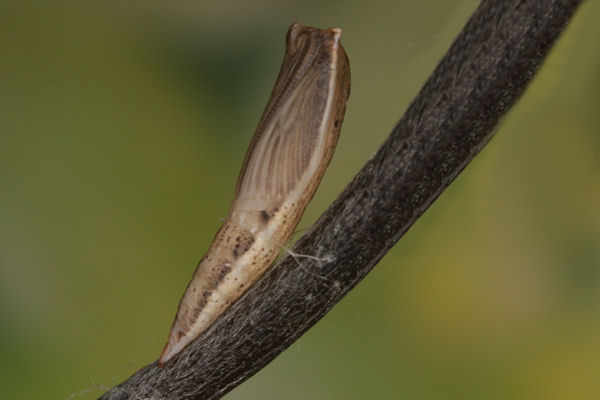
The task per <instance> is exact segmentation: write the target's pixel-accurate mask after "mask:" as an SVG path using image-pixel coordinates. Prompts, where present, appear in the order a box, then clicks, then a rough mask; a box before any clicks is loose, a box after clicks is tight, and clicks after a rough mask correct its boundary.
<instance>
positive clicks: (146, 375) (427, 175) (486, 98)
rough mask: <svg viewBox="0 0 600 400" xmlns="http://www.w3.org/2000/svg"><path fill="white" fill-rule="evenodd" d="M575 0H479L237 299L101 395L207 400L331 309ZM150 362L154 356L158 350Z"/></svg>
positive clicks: (508, 100)
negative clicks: (184, 344)
mask: <svg viewBox="0 0 600 400" xmlns="http://www.w3.org/2000/svg"><path fill="white" fill-rule="evenodd" d="M580 2H581V1H578V0H504V1H498V0H486V1H483V2H482V3H481V4H480V6H479V7H478V8H477V10H476V11H475V13H474V14H473V16H472V17H471V18H470V19H469V21H468V22H467V24H466V26H465V28H464V29H463V31H462V32H461V33H460V35H459V36H458V38H457V39H456V41H455V42H454V43H453V44H452V46H451V47H450V49H449V50H448V52H447V54H446V55H445V56H444V57H443V59H442V60H441V62H440V63H439V65H438V66H437V67H436V69H435V71H434V72H433V74H432V75H431V77H430V78H429V79H428V80H427V82H426V83H425V85H424V86H423V88H422V89H421V91H420V92H419V94H418V95H417V97H416V98H415V100H414V101H413V102H412V103H411V105H410V106H409V107H408V109H407V110H406V112H405V114H404V116H403V117H402V119H401V120H400V121H399V122H398V124H397V125H396V126H395V127H394V129H393V131H392V133H391V135H390V136H389V137H388V138H387V140H386V141H385V142H384V143H383V145H382V146H381V148H380V149H379V150H378V151H377V153H376V154H375V155H374V156H373V157H372V158H371V159H370V160H369V161H368V162H367V164H366V165H365V166H364V167H363V169H362V170H361V171H360V173H359V174H358V175H357V176H356V177H355V178H354V179H353V181H352V182H351V183H350V184H349V185H348V187H346V189H345V190H344V191H343V193H342V194H341V195H340V196H339V197H338V199H337V200H336V201H335V202H334V203H333V204H332V205H331V207H329V209H328V210H327V211H326V212H325V213H324V214H323V215H322V216H321V218H320V219H319V220H318V221H317V222H316V223H315V224H314V226H313V227H312V228H311V230H310V231H309V232H308V233H307V234H306V235H305V236H304V237H302V238H301V239H300V240H299V241H298V242H297V243H296V245H295V246H294V249H293V250H294V251H295V252H296V253H299V254H311V255H316V256H317V257H320V259H318V260H314V259H310V258H298V259H294V258H292V257H290V256H286V257H283V258H282V259H281V260H280V261H279V262H278V263H277V264H276V265H275V266H274V267H273V268H272V269H271V270H270V271H268V272H267V273H266V274H265V276H264V277H263V278H262V279H261V280H260V281H259V282H258V283H257V284H256V285H255V286H254V287H252V288H251V289H250V290H249V291H248V292H247V293H246V295H245V296H244V297H243V298H241V299H240V300H239V301H238V302H237V303H236V304H234V305H233V306H232V307H231V308H230V309H229V310H228V311H227V312H226V313H225V314H224V315H223V316H222V317H221V318H220V319H219V320H217V321H216V323H215V324H214V325H213V326H212V327H211V328H210V329H209V330H208V331H206V332H205V333H204V334H202V335H201V336H200V337H199V338H198V340H196V341H195V342H194V343H192V344H191V345H190V346H189V347H188V348H186V349H185V350H184V351H183V352H182V353H181V354H180V356H178V357H177V358H176V359H175V360H173V362H170V363H168V364H167V365H166V366H165V367H163V368H158V366H157V365H156V362H155V363H153V364H150V365H148V366H146V367H144V368H142V369H141V370H140V371H138V372H137V373H136V374H134V375H133V376H132V377H130V378H129V379H128V380H126V381H125V382H123V383H121V384H120V385H118V386H116V387H115V388H113V389H111V390H110V391H108V392H107V393H105V394H104V396H102V399H112V400H114V399H146V398H152V399H215V398H219V397H221V396H223V395H224V394H225V393H227V392H228V391H229V390H231V389H233V388H234V387H235V386H237V385H239V384H240V383H241V382H243V381H244V380H246V379H247V378H248V377H250V376H252V375H253V374H254V373H256V372H257V371H258V370H260V369H261V368H262V367H264V366H265V365H267V364H268V363H269V362H270V361H271V360H273V359H274V358H275V357H277V355H279V354H280V353H281V352H282V351H284V350H285V349H286V348H287V347H288V346H290V345H291V344H292V343H293V342H294V341H295V340H296V339H298V337H300V336H301V335H302V334H303V333H304V332H305V331H306V330H308V329H309V328H310V327H311V326H312V325H314V324H315V323H316V322H317V321H318V320H319V319H320V318H322V317H323V316H324V315H325V314H326V313H327V312H328V311H329V310H330V309H331V308H332V307H334V306H335V305H336V304H337V303H338V302H339V301H340V300H341V299H342V298H343V297H344V296H345V295H346V294H347V293H348V292H349V291H350V290H351V289H352V288H353V287H354V286H355V285H356V284H357V283H358V282H360V281H361V279H362V278H364V276H365V275H366V274H367V273H368V272H369V271H370V270H371V269H372V268H373V266H375V264H377V262H378V261H379V260H380V259H381V257H383V256H384V255H385V253H386V252H387V251H388V250H389V249H390V248H391V247H392V246H393V245H394V244H395V243H396V242H397V241H398V239H399V238H400V237H401V236H402V235H403V234H404V233H405V232H406V230H407V229H408V228H409V227H410V226H411V225H412V224H413V223H414V222H415V221H416V220H417V218H419V216H421V214H423V212H424V211H425V210H426V209H427V207H429V206H430V205H431V203H432V202H433V201H434V200H435V199H436V198H437V197H438V196H439V195H440V193H441V192H442V191H443V190H444V189H445V188H446V187H447V186H448V185H449V184H450V183H451V182H452V180H453V179H454V178H455V177H456V176H457V175H458V174H459V173H460V172H461V171H462V169H463V168H464V167H465V166H466V165H467V163H469V161H471V160H472V159H473V157H474V156H475V155H476V154H477V153H478V152H479V151H480V150H481V148H482V147H483V146H484V145H485V144H486V143H487V142H488V141H489V139H490V137H491V136H492V133H493V131H494V128H495V127H496V125H497V124H498V121H499V119H500V118H501V117H502V116H503V115H504V114H505V113H506V112H507V111H508V109H509V108H510V107H511V106H512V105H513V104H514V103H515V102H516V100H517V99H518V98H519V96H520V95H521V94H522V93H523V91H524V90H525V87H526V86H527V84H528V83H529V82H530V80H531V78H532V77H533V76H534V74H535V72H536V71H537V69H538V67H539V66H540V64H541V63H542V61H543V60H544V58H545V57H546V55H547V54H548V52H549V50H550V48H551V47H552V45H553V44H554V42H555V41H556V39H557V38H558V37H559V35H560V33H561V32H562V30H563V29H564V27H565V26H566V24H567V23H568V21H569V19H570V18H571V16H572V15H573V13H574V12H575V10H576V9H577V6H578V5H579V4H580ZM157 354H158V353H157Z"/></svg>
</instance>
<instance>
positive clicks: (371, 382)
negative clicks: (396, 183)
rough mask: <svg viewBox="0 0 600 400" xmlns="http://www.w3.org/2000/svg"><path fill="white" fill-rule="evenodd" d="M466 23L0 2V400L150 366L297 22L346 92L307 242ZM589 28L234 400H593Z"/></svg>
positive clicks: (570, 38)
mask: <svg viewBox="0 0 600 400" xmlns="http://www.w3.org/2000/svg"><path fill="white" fill-rule="evenodd" d="M476 5H477V1H474V0H469V1H450V2H448V1H441V0H437V1H436V0H427V1H418V2H416V1H410V2H408V1H407V2H394V1H378V0H372V1H368V2H364V1H345V2H342V1H338V2H336V1H322V0H321V1H299V0H298V1H287V2H286V1H279V0H261V1H255V2H247V1H241V0H238V1H201V2H195V1H173V2H166V1H165V2H159V1H141V0H134V1H116V0H112V1H103V2H89V1H74V0H71V1H67V0H61V1H52V2H43V1H2V3H1V5H0V49H1V54H0V71H1V75H0V76H1V77H0V92H1V96H0V102H1V107H0V134H1V141H0V324H1V330H0V343H1V345H0V346H1V347H0V348H1V349H2V352H1V354H2V366H1V367H0V398H2V399H41V398H44V399H67V398H69V396H71V395H73V394H78V396H77V397H75V396H74V397H72V398H77V399H80V398H81V399H93V398H97V397H98V396H99V395H100V394H101V393H102V389H101V388H102V387H110V386H113V385H114V384H116V383H118V382H120V381H122V380H123V379H125V378H127V377H128V376H129V375H131V374H132V373H133V372H135V371H136V370H137V369H139V368H140V367H141V366H143V365H145V364H147V363H149V362H152V361H154V360H155V359H156V358H157V357H158V355H159V353H160V350H161V348H162V346H163V344H164V342H165V340H166V337H167V333H168V331H169V328H170V325H171V322H172V319H173V317H174V314H175V311H176V307H177V304H178V301H179V298H180V296H181V294H182V293H183V290H184V288H185V286H186V285H187V282H188V280H189V278H190V276H191V273H192V271H193V269H194V267H195V265H196V262H197V261H198V260H199V259H200V258H201V256H202V255H203V254H204V252H205V251H206V249H207V247H208V245H209V243H210V241H211V239H212V237H213V235H214V233H215V232H216V230H217V228H218V227H219V225H220V224H221V220H220V219H221V218H223V217H225V216H226V214H227V210H228V207H229V204H230V201H231V199H232V196H233V189H234V184H235V181H236V178H237V173H238V171H239V168H240V165H241V161H242V158H243V155H244V152H245V149H246V146H247V145H248V143H249V141H250V138H251V135H252V133H253V131H254V128H255V126H256V123H257V121H258V118H259V116H260V113H261V111H262V109H263V107H264V105H265V103H266V100H267V98H268V95H269V93H270V91H271V87H272V84H273V82H274V80H275V77H276V74H277V72H278V69H279V66H280V62H281V59H282V56H283V50H284V37H285V33H286V30H287V27H288V25H289V24H290V23H292V22H293V21H296V20H300V21H302V22H304V23H306V24H309V25H315V26H319V27H328V26H340V27H342V29H343V31H344V33H343V38H342V39H343V43H344V46H345V47H346V50H347V52H348V55H349V57H350V61H351V67H352V78H353V80H352V95H351V98H350V103H349V105H348V112H347V114H346V121H345V123H344V127H343V129H342V135H341V137H340V141H339V145H338V148H337V151H336V153H335V155H334V158H333V161H332V163H331V166H330V168H329V170H328V172H327V174H326V176H325V178H324V181H323V183H322V185H321V188H320V189H319V191H318V193H317V195H316V197H315V199H314V201H313V202H312V203H311V205H310V207H309V209H308V210H307V212H306V215H305V217H304V219H303V220H302V222H301V223H300V228H306V227H308V226H310V224H311V223H312V222H313V221H314V220H315V219H316V218H317V217H318V216H319V215H320V213H321V212H322V211H323V210H324V209H325V208H326V207H327V205H328V204H329V203H330V202H331V201H332V200H333V199H334V198H335V197H336V196H337V195H338V193H339V192H340V191H341V190H342V189H343V187H344V186H345V185H346V184H347V183H348V182H349V181H350V179H351V178H352V176H353V175H354V174H355V173H356V172H357V171H358V170H359V168H360V167H361V165H362V164H363V163H364V162H365V161H366V160H367V159H368V158H369V156H370V155H371V154H372V153H373V152H374V151H375V150H376V149H377V147H378V146H379V144H380V143H381V142H382V140H383V139H384V138H385V137H386V136H387V134H388V132H389V131H390V129H391V128H392V126H393V125H394V123H395V122H396V120H397V119H398V118H399V116H400V115H401V114H402V112H403V110H404V109H405V108H406V107H407V105H408V104H409V102H410V101H411V99H412V98H413V97H414V96H415V94H416V93H417V92H418V90H419V88H420V86H421V85H422V84H423V82H424V80H425V79H426V77H427V76H428V75H429V73H430V72H431V71H432V69H433V68H434V66H435V65H436V63H437V61H438V60H439V59H440V57H441V56H442V55H443V54H444V52H445V50H446V49H447V48H448V46H449V44H450V43H451V41H452V39H453V38H454V37H455V36H456V34H457V33H458V32H459V31H460V29H461V27H462V26H463V24H464V23H465V21H466V20H467V18H468V16H469V15H470V14H471V12H472V11H473V10H474V8H475V7H476ZM599 19H600V3H599V2H597V1H588V2H587V3H586V4H584V5H583V6H582V7H581V9H580V10H579V12H578V13H577V15H576V16H575V18H574V20H573V21H572V23H571V25H570V26H569V28H568V29H567V31H566V32H565V34H564V36H563V37H562V38H561V39H560V41H559V43H558V45H557V46H556V47H555V49H554V50H553V52H552V53H551V55H550V57H549V58H548V60H547V62H546V63H545V64H544V66H543V68H542V69H541V72H540V74H539V75H538V76H537V77H536V78H535V80H534V81H533V83H532V85H531V86H530V88H529V89H528V91H527V93H526V94H525V95H524V97H523V98H522V99H521V101H520V102H519V103H518V104H517V106H516V107H514V109H513V110H512V111H511V112H510V114H509V115H508V116H507V117H506V118H505V119H504V120H503V122H502V124H501V126H500V128H499V130H498V131H497V134H496V137H495V138H494V139H493V140H492V142H491V143H490V144H489V145H488V146H487V147H486V148H485V149H484V150H483V151H482V153H481V154H480V155H479V156H478V157H477V158H476V160H475V161H474V162H472V163H471V164H470V165H469V167H468V168H467V169H466V170H465V171H464V173H463V174H462V175H461V176H460V177H459V178H458V179H457V180H456V181H455V182H454V183H453V184H452V185H451V187H450V188H449V189H448V190H447V191H446V192H444V194H443V195H442V196H441V197H440V198H439V199H438V200H437V201H436V202H435V204H434V205H433V206H432V207H431V208H430V209H429V210H428V211H427V212H426V213H425V215H424V216H423V218H421V219H420V220H419V221H418V222H417V223H416V224H415V226H413V228H411V229H410V231H409V232H408V233H407V234H406V235H405V237H404V238H402V240H401V241H400V242H399V243H398V245H397V246H396V247H395V248H394V249H393V250H392V251H391V252H390V253H389V254H388V255H387V256H386V257H385V258H384V259H383V260H382V261H381V262H380V263H379V265H378V266H377V267H376V268H375V269H374V270H373V272H372V273H371V274H370V275H369V276H368V277H367V278H366V279H365V280H364V281H363V282H362V283H361V284H360V285H359V286H358V287H357V288H356V289H355V290H354V291H353V292H352V293H351V294H350V295H348V296H347V297H346V298H345V299H344V301H342V302H341V303H340V304H339V305H338V306H337V307H336V308H335V309H334V310H333V311H332V312H331V313H329V314H328V315H327V316H326V317H325V318H324V319H323V320H322V321H320V322H319V323H318V324H317V325H316V326H315V327H314V328H313V329H311V330H310V331H309V332H308V333H307V334H306V335H304V336H303V337H302V339H301V340H299V341H298V342H297V343H296V344H294V345H293V346H292V347H291V348H290V349H288V350H287V351H286V352H285V353H284V354H283V355H281V356H280V357H279V358H277V359H276V360H275V361H273V362H272V363H271V364H270V365H269V366H268V367H267V368H265V369H264V370H262V371H261V372H260V373H258V374H257V375H256V376H254V377H253V378H251V379H250V380H249V381H247V382H246V383H244V384H242V385H241V386H240V387H238V388H237V389H235V390H234V391H232V392H231V393H230V394H229V395H228V396H226V398H227V399H230V400H233V399H307V398H308V399H363V398H368V399H509V398H511V399H598V398H600V250H599V249H600V211H599V206H600V180H599V176H600V139H599V135H598V134H599V128H600V112H599V111H600V110H599V105H600V101H599V100H600V79H599V77H600V27H599V24H598V20H599ZM79 395H81V396H79Z"/></svg>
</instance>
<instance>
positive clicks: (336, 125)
mask: <svg viewBox="0 0 600 400" xmlns="http://www.w3.org/2000/svg"><path fill="white" fill-rule="evenodd" d="M333 126H335V127H336V128H337V127H338V126H340V120H339V119H336V120H335V123H334V124H333Z"/></svg>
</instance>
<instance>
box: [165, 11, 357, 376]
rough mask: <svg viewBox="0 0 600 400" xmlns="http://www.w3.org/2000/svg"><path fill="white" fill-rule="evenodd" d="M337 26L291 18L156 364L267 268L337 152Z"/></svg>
mask: <svg viewBox="0 0 600 400" xmlns="http://www.w3.org/2000/svg"><path fill="white" fill-rule="evenodd" d="M341 33H342V31H341V29H339V28H330V29H323V30H322V29H317V28H312V27H307V26H304V25H302V24H300V23H294V24H292V26H290V28H289V30H288V34H287V38H286V52H285V56H284V58H283V64H282V66H281V70H280V72H279V76H278V78H277V81H276V82H275V87H274V88H273V92H272V93H271V97H270V99H269V101H268V103H267V106H266V108H265V111H264V112H263V115H262V118H261V120H260V122H259V124H258V127H257V129H256V132H255V134H254V137H253V139H252V141H251V142H250V147H249V148H248V151H247V153H246V158H245V159H244V163H243V165H242V170H241V172H240V175H239V178H238V183H237V187H236V191H235V198H234V199H233V204H232V205H231V209H230V211H229V215H228V217H227V220H226V221H225V222H224V224H223V226H222V227H221V229H219V231H218V232H217V235H216V236H215V238H214V240H213V242H212V244H211V246H210V249H209V250H208V253H207V254H206V255H205V256H204V258H202V260H201V261H200V263H199V264H198V267H197V268H196V270H195V271H194V275H193V277H192V280H191V282H190V283H189V285H188V287H187V289H186V291H185V293H184V295H183V298H182V299H181V302H180V304H179V309H178V311H177V316H176V318H175V321H174V322H173V326H172V328H171V332H170V334H169V340H168V342H167V344H166V345H165V347H164V349H163V352H162V354H161V356H160V359H159V365H163V364H164V363H166V362H167V361H169V360H170V359H171V358H172V357H173V356H174V355H176V354H177V353H179V352H180V351H181V350H182V349H183V348H184V347H185V346H187V345H188V344H189V343H190V342H192V341H193V340H194V339H195V338H196V337H198V335H199V334H200V333H201V332H203V331H204V330H206V329H207V328H208V327H209V326H210V325H211V324H212V323H213V322H214V321H215V320H216V319H217V318H218V317H219V316H220V315H221V314H222V313H223V312H224V311H225V310H226V309H227V308H228V307H229V306H230V305H231V304H232V303H233V302H234V301H236V300H237V299H238V298H239V297H240V296H241V295H242V294H243V293H244V292H245V291H246V290H247V289H248V288H249V287H250V286H252V284H253V283H254V282H255V281H256V280H257V279H258V278H259V277H260V276H261V275H262V274H263V273H264V272H265V271H266V270H267V269H268V268H269V266H270V265H271V264H272V263H273V261H274V260H275V258H276V257H277V255H278V253H279V249H280V245H282V244H283V243H285V241H286V240H287V239H288V238H289V236H290V234H291V233H292V232H293V230H294V229H295V227H296V225H297V224H298V221H299V220H300V217H301V216H302V214H303V212H304V209H305V208H306V205H307V204H308V202H309V201H310V200H311V198H312V197H313V194H314V193H315V190H316V189H317V186H318V185H319V182H320V181H321V177H322V176H323V173H324V172H325V169H326V168H327V165H328V164H329V160H330V159H331V156H332V154H333V151H334V149H335V145H336V143H337V139H338V134H339V131H340V127H341V124H342V119H343V117H344V112H345V109H346V101H347V100H348V96H349V95H350V66H349V64H348V57H347V56H346V53H345V52H344V49H343V47H342V45H341V43H340V36H341Z"/></svg>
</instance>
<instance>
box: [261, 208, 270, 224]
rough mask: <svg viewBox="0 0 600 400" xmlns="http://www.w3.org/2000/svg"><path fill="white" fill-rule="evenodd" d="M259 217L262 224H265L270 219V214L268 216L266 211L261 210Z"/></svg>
mask: <svg viewBox="0 0 600 400" xmlns="http://www.w3.org/2000/svg"><path fill="white" fill-rule="evenodd" d="M260 217H261V218H262V220H263V221H264V222H267V221H268V220H270V219H271V214H269V213H268V212H267V210H262V211H261V212H260Z"/></svg>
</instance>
